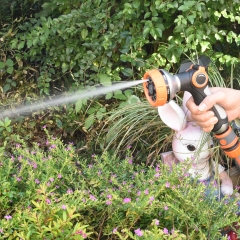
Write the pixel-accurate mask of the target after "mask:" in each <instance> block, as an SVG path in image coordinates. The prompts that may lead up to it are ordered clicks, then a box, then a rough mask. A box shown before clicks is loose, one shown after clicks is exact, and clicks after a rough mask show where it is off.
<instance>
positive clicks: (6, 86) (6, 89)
mask: <svg viewBox="0 0 240 240" xmlns="http://www.w3.org/2000/svg"><path fill="white" fill-rule="evenodd" d="M10 89H11V86H10V84H9V83H7V84H5V85H4V87H3V92H7V91H8V90H10Z"/></svg>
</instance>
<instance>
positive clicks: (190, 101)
mask: <svg viewBox="0 0 240 240" xmlns="http://www.w3.org/2000/svg"><path fill="white" fill-rule="evenodd" d="M186 107H187V108H188V109H189V110H190V112H191V113H192V114H200V113H201V112H200V111H199V109H198V106H197V105H196V104H195V102H194V99H193V97H190V98H189V99H188V101H187V102H186Z"/></svg>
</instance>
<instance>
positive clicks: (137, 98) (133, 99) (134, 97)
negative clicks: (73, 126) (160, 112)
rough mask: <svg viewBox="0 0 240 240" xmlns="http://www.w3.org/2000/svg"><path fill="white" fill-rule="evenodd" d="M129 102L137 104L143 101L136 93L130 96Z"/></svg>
mask: <svg viewBox="0 0 240 240" xmlns="http://www.w3.org/2000/svg"><path fill="white" fill-rule="evenodd" d="M128 102H129V103H130V104H135V103H139V102H141V101H140V99H139V97H137V96H135V95H132V96H130V97H129V98H128Z"/></svg>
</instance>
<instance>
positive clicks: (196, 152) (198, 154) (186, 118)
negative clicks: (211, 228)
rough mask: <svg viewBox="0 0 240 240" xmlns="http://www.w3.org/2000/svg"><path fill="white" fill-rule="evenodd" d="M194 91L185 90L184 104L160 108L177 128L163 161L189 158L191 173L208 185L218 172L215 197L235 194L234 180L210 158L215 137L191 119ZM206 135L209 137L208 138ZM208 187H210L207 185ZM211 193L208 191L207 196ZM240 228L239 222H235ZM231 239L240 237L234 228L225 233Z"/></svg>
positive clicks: (236, 239) (173, 103)
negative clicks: (219, 190)
mask: <svg viewBox="0 0 240 240" xmlns="http://www.w3.org/2000/svg"><path fill="white" fill-rule="evenodd" d="M190 96H191V94H190V93H189V92H184V97H183V106H182V108H181V107H180V106H178V105H177V104H176V103H175V102H174V101H173V100H171V101H170V102H169V103H167V104H165V105H163V106H160V107H158V113H159V116H160V118H161V119H162V121H163V122H164V123H165V124H166V125H167V126H168V127H170V128H171V129H173V130H175V133H174V136H173V141H172V151H170V152H166V153H162V154H161V156H162V160H163V162H164V163H165V164H168V165H170V166H171V165H172V164H173V163H175V164H176V163H178V162H182V161H185V160H187V159H189V160H190V161H192V162H191V164H192V165H191V167H190V169H189V173H190V175H191V176H192V177H197V178H198V180H199V181H204V182H205V184H206V185H208V184H210V182H211V181H212V180H213V179H214V174H213V173H215V175H216V174H217V175H218V177H219V179H220V181H221V192H220V194H219V192H218V190H217V189H216V191H215V193H214V197H216V198H217V197H220V199H221V198H222V197H223V196H224V195H232V194H233V183H232V180H231V178H230V177H229V175H228V174H227V172H226V171H225V170H224V167H223V166H222V165H220V164H218V163H217V162H215V161H213V160H212V159H211V157H212V150H211V148H212V143H213V142H212V139H211V138H209V135H207V134H206V133H205V132H204V131H203V130H202V129H201V128H200V127H199V126H198V125H197V124H196V123H195V122H194V121H193V120H192V119H191V114H190V112H189V111H188V109H187V107H186V102H187V100H188V99H189V97H190ZM206 137H208V138H207V139H206ZM207 189H208V188H207ZM209 193H210V192H209V191H208V190H206V196H208V194H209ZM234 225H235V228H236V229H238V228H239V226H238V224H237V223H235V224H234ZM226 234H227V237H228V240H238V238H237V234H236V232H235V231H234V230H233V229H229V230H227V231H224V232H223V235H226Z"/></svg>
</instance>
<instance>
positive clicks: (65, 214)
mask: <svg viewBox="0 0 240 240" xmlns="http://www.w3.org/2000/svg"><path fill="white" fill-rule="evenodd" d="M66 220H67V213H66V211H64V212H63V221H64V222H66Z"/></svg>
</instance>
